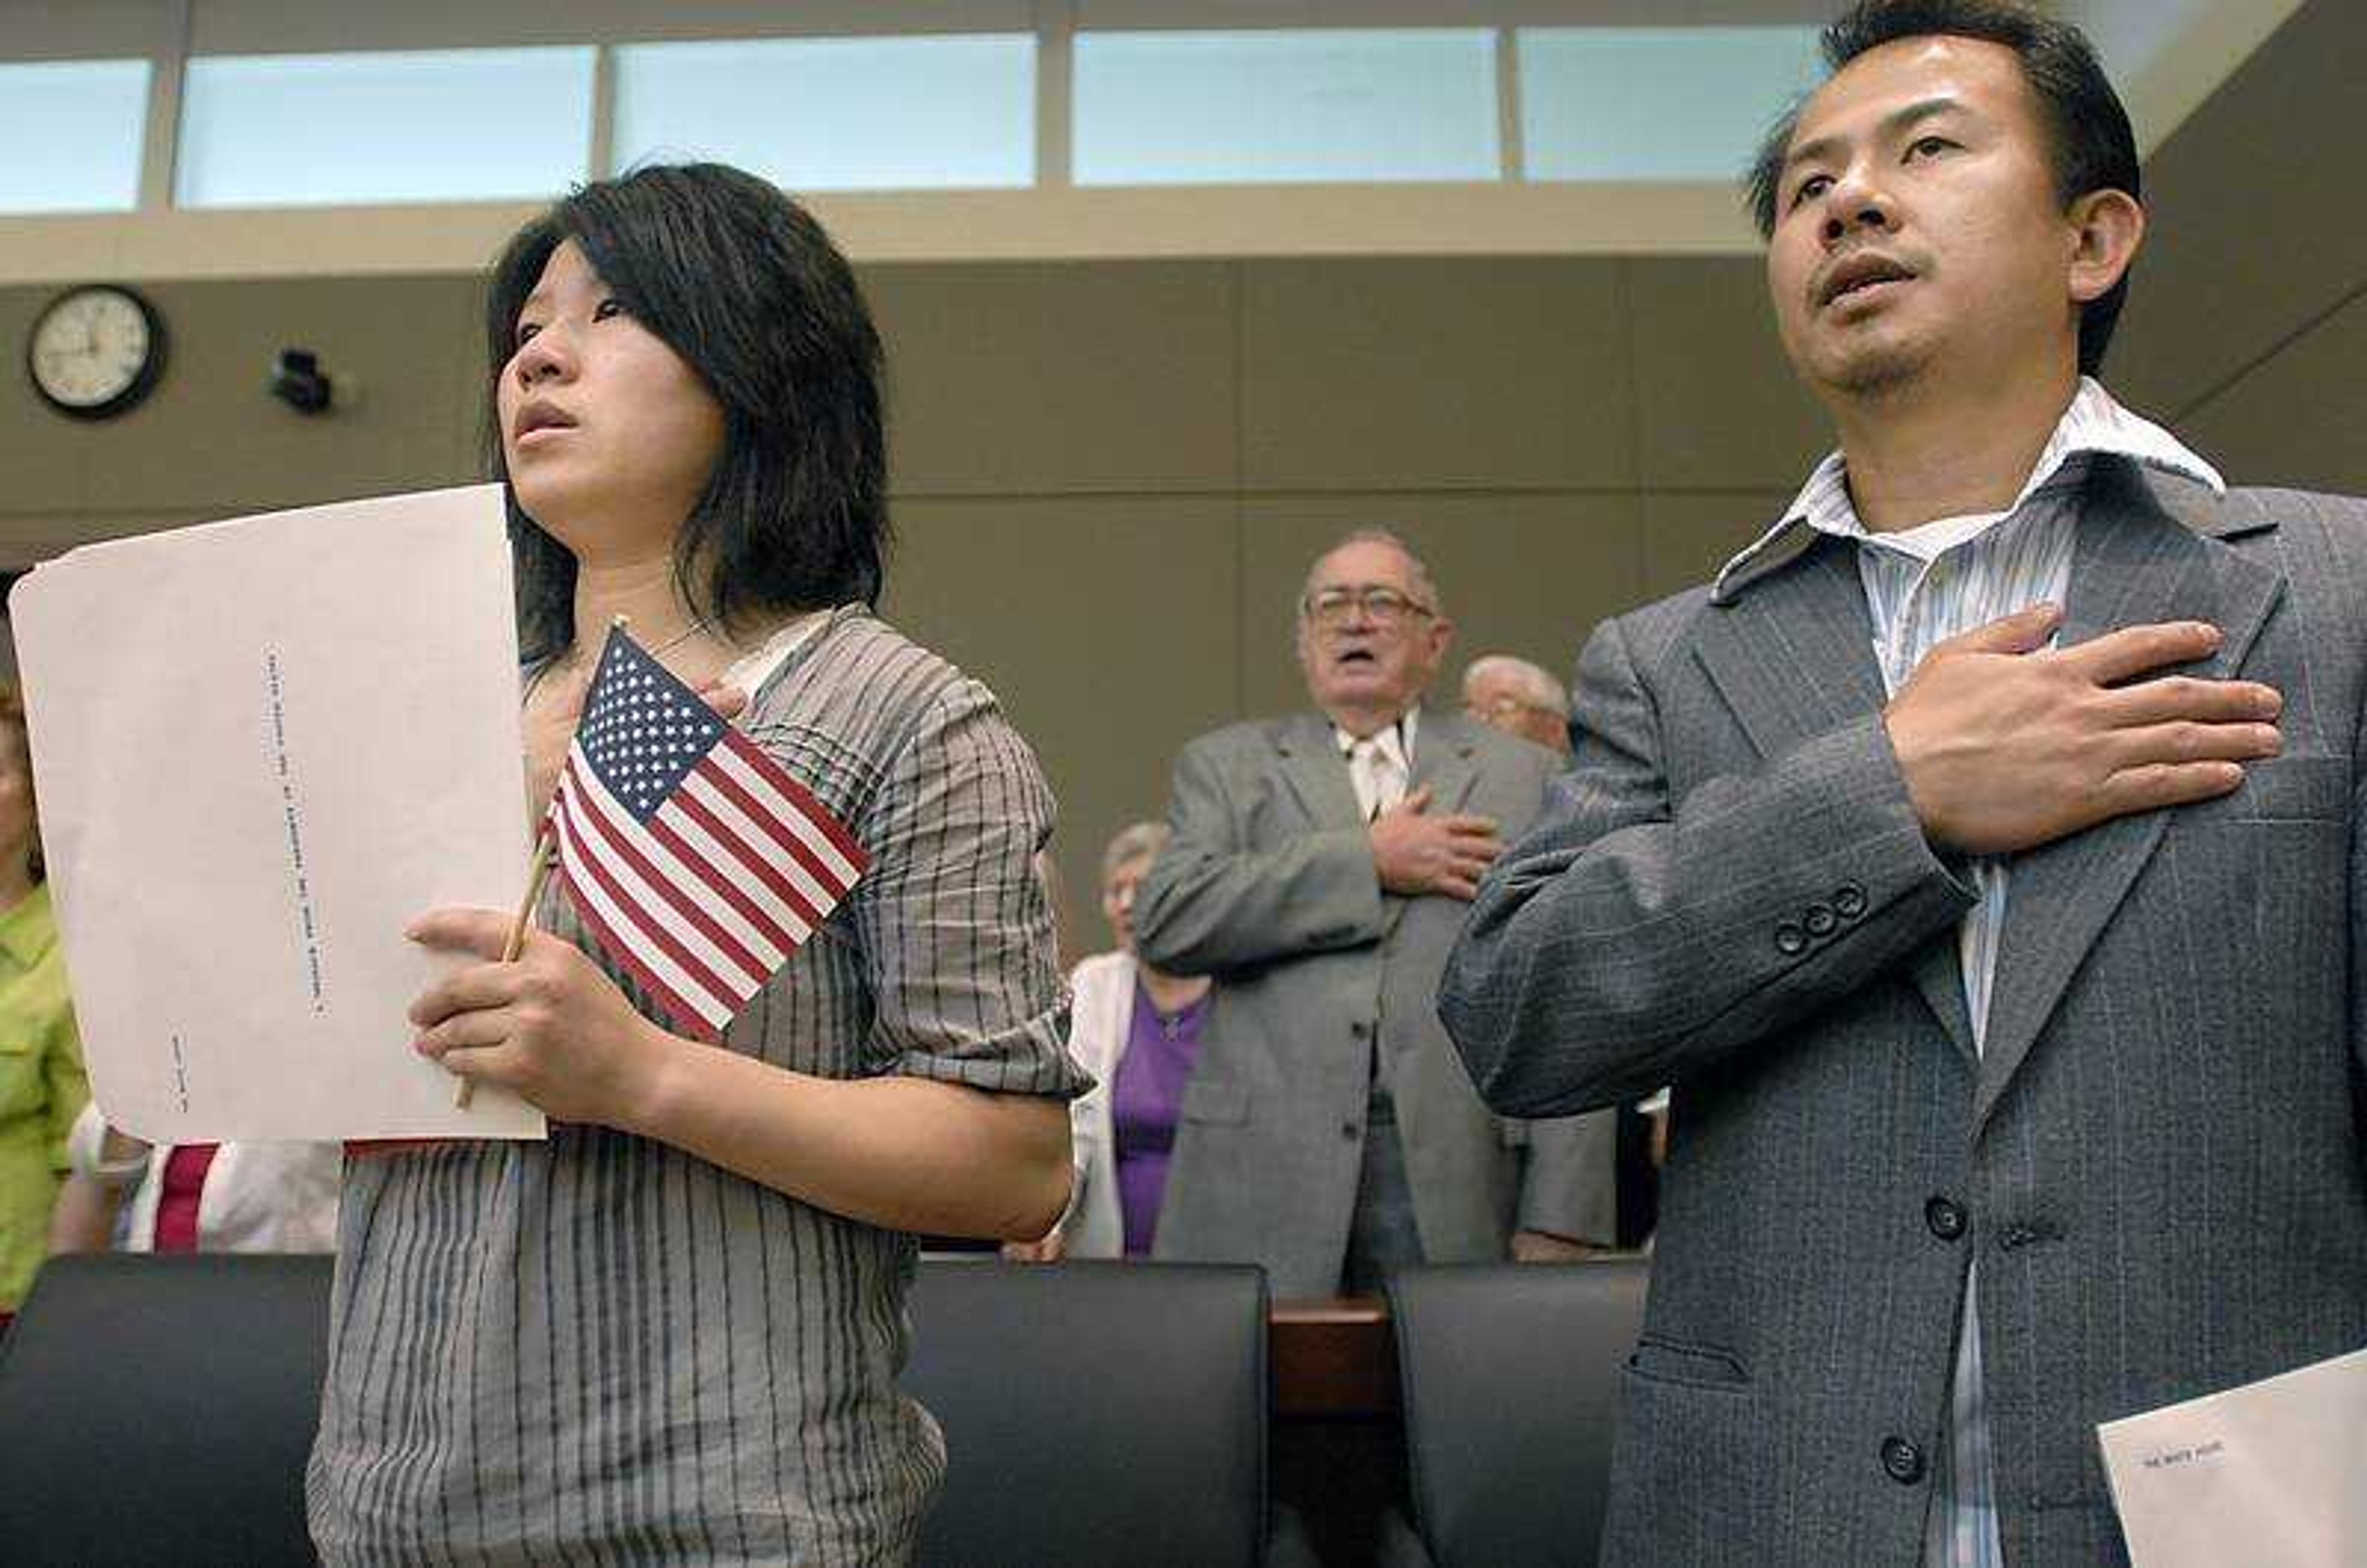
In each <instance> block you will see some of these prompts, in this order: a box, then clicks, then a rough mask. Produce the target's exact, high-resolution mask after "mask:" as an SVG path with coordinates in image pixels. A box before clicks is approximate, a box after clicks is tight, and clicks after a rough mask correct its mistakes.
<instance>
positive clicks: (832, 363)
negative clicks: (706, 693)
mask: <svg viewBox="0 0 2367 1568" xmlns="http://www.w3.org/2000/svg"><path fill="white" fill-rule="evenodd" d="M569 240H572V241H573V242H575V243H576V245H577V246H578V247H580V248H581V249H582V251H583V256H584V259H585V260H586V261H587V262H589V263H590V264H591V265H592V268H593V270H594V271H595V272H596V273H598V274H599V276H600V277H601V279H602V280H603V281H604V282H605V283H606V285H607V286H608V288H611V289H612V290H614V291H615V293H616V296H617V299H618V300H619V301H620V302H621V303H622V304H623V305H624V307H625V308H626V309H627V310H629V311H630V312H631V313H632V315H633V316H634V318H635V319H636V320H637V321H640V324H641V325H642V326H643V327H645V328H647V329H648V330H649V331H650V332H651V333H653V334H654V335H655V336H656V337H657V338H658V339H659V340H660V341H661V342H663V344H665V345H666V346H667V347H668V348H671V349H673V350H674V353H675V354H677V355H680V356H681V357H682V359H683V361H684V362H685V364H687V365H688V366H689V367H690V368H691V369H692V371H693V372H694V373H696V374H697V377H698V378H699V379H700V380H701V381H703V382H704V383H705V384H706V386H707V389H708V390H709V391H710V392H712V393H713V394H714V395H715V398H716V400H717V401H719V403H721V404H722V407H723V417H724V436H723V451H722V454H721V456H720V457H718V458H717V459H716V464H715V472H714V473H713V474H712V475H711V476H710V477H709V478H708V482H707V488H706V490H705V491H704V492H703V493H702V494H701V495H700V496H699V498H698V500H697V503H696V504H695V505H693V506H692V508H691V511H690V515H689V516H688V518H687V519H685V523H684V525H683V528H682V531H681V533H680V535H679V536H677V537H676V540H675V544H674V583H675V587H676V589H677V591H678V592H680V593H681V594H682V596H683V603H685V604H687V605H689V606H690V607H691V609H692V610H693V611H694V612H695V613H696V614H697V615H699V616H700V617H701V618H703V619H705V620H707V621H708V622H709V623H710V624H712V625H715V626H720V627H733V626H744V625H746V624H747V623H748V622H749V621H750V620H752V619H754V618H758V617H761V616H763V615H767V614H781V613H789V612H795V611H799V610H809V609H818V608H821V607H824V606H827V605H832V604H844V603H848V602H850V601H860V602H862V603H864V604H877V603H878V598H879V594H880V592H881V590H882V588H883V587H884V585H885V581H886V568H887V554H888V548H889V542H890V529H889V520H888V455H887V422H886V418H885V416H884V414H883V413H882V401H883V399H882V389H881V383H882V381H883V379H884V377H885V368H884V365H883V355H882V353H881V350H880V345H879V333H878V329H877V328H876V327H875V326H874V325H873V324H872V321H871V312H870V310H869V309H868V308H867V307H866V305H865V304H864V300H863V291H862V290H861V288H858V287H857V286H856V284H855V274H854V271H853V269H851V268H850V267H849V266H848V265H847V263H846V258H845V257H844V256H843V255H841V254H839V252H838V248H837V247H836V246H835V245H833V244H832V243H831V241H830V236H829V235H827V234H825V233H824V232H823V231H822V229H821V225H820V224H819V223H817V222H815V221H814V220H813V218H812V217H811V216H810V214H808V213H807V212H806V210H805V209H803V208H801V207H799V206H798V204H797V203H796V202H795V201H793V200H791V199H790V198H789V197H787V195H785V194H783V193H782V192H781V191H780V190H779V189H777V188H776V187H775V186H772V185H769V184H767V183H766V182H765V181H764V180H761V179H758V178H757V177H756V176H754V175H749V174H745V173H742V171H741V170H738V169H733V168H729V167H726V166H725V165H723V164H673V165H666V166H662V167H652V168H645V169H640V170H638V171H636V172H634V173H632V174H629V175H622V176H620V177H618V178H616V179H609V180H601V181H598V182H596V183H595V184H592V185H588V186H583V188H582V189H580V190H578V191H576V192H575V193H574V194H573V195H572V196H569V197H566V198H565V199H563V200H561V201H560V202H558V203H557V204H556V205H554V206H553V207H552V208H551V209H549V211H548V212H545V213H543V214H542V215H541V216H539V217H538V218H536V219H535V220H533V221H531V222H529V223H528V224H527V226H526V227H525V228H523V229H521V230H519V231H518V232H517V234H516V236H515V238H513V239H512V240H511V241H510V243H509V246H508V248H507V249H506V250H504V252H503V253H502V256H501V259H500V260H499V261H498V262H496V263H495V264H494V265H493V276H492V278H491V280H490V283H489V286H488V288H487V294H486V301H485V338H486V349H487V352H488V354H489V355H490V356H491V359H492V363H493V377H494V378H498V377H499V376H500V374H501V372H502V368H503V367H504V366H505V365H507V364H508V363H509V360H510V357H511V355H513V354H514V353H515V351H516V346H517V337H516V334H517V317H518V310H519V309H520V307H522V306H523V305H524V304H525V302H526V299H527V296H528V295H529V294H531V293H532V292H533V291H534V288H535V286H536V284H537V283H538V281H539V280H540V278H541V276H542V270H543V267H544V265H546V264H547V263H548V262H549V260H550V254H551V253H552V252H553V251H555V250H557V249H558V248H559V246H560V245H561V243H564V242H566V241H569ZM488 385H489V387H490V386H491V385H492V383H491V382H489V383H488ZM497 410H498V403H497V400H495V399H494V398H493V397H491V396H489V397H488V407H487V411H486V420H485V426H486V447H487V454H488V463H489V465H490V467H491V469H492V477H493V478H494V479H499V480H500V481H501V482H502V486H503V491H504V500H505V501H506V502H507V505H508V509H509V525H510V547H511V551H512V555H513V558H514V559H515V565H516V576H517V601H518V633H519V641H520V649H519V651H520V653H521V654H522V656H523V657H525V658H526V659H527V660H529V661H532V660H541V659H549V658H551V657H554V656H556V655H559V654H561V653H564V652H565V651H566V650H567V649H568V647H569V646H570V645H571V643H572V641H573V638H574V635H575V625H574V620H575V602H574V594H575V558H574V556H573V555H572V553H571V552H570V551H569V550H568V549H567V547H565V546H564V545H561V543H560V542H559V541H558V540H557V539H555V538H553V537H552V536H550V535H549V533H547V532H545V531H544V529H543V528H542V527H541V526H540V525H538V524H537V523H536V522H535V521H534V519H532V518H531V517H528V516H527V514H526V513H525V512H524V511H523V510H522V509H521V508H520V507H519V505H518V501H517V491H516V490H515V488H514V487H512V486H511V484H510V482H509V473H508V469H507V466H506V464H505V463H504V458H503V452H502V433H501V428H500V424H501V419H500V414H499V412H497Z"/></svg>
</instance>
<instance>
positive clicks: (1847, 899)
mask: <svg viewBox="0 0 2367 1568" xmlns="http://www.w3.org/2000/svg"><path fill="white" fill-rule="evenodd" d="M1833 913H1834V914H1836V915H1839V916H1840V918H1841V919H1845V920H1854V919H1857V918H1858V917H1859V916H1861V915H1863V914H1864V913H1865V889H1864V888H1863V887H1860V886H1858V885H1857V884H1856V883H1854V882H1844V883H1842V884H1841V885H1840V886H1839V887H1836V888H1834V889H1833Z"/></svg>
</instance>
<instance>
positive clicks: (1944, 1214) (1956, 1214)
mask: <svg viewBox="0 0 2367 1568" xmlns="http://www.w3.org/2000/svg"><path fill="white" fill-rule="evenodd" d="M1923 1223H1924V1224H1927V1225H1929V1226H1931V1234H1932V1235H1936V1236H1938V1237H1939V1238H1940V1239H1941V1240H1942V1241H1954V1240H1955V1239H1956V1238H1957V1237H1958V1236H1960V1235H1964V1234H1965V1210H1964V1206H1963V1205H1962V1204H1960V1203H1958V1202H1956V1201H1954V1199H1950V1198H1934V1199H1932V1200H1931V1201H1930V1202H1928V1203H1926V1204H1924V1205H1923Z"/></svg>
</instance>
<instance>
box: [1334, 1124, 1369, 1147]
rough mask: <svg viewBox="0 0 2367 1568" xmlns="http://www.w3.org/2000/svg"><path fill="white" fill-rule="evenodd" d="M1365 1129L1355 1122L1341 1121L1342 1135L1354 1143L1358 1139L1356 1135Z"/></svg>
mask: <svg viewBox="0 0 2367 1568" xmlns="http://www.w3.org/2000/svg"><path fill="white" fill-rule="evenodd" d="M1363 1131H1364V1129H1363V1128H1362V1127H1359V1126H1358V1125H1357V1124H1356V1123H1355V1122H1341V1123H1340V1135H1341V1136H1342V1137H1343V1138H1345V1139H1347V1140H1348V1141H1349V1142H1350V1143H1352V1144H1353V1143H1354V1142H1355V1141H1356V1135H1357V1134H1359V1133H1362V1132H1363Z"/></svg>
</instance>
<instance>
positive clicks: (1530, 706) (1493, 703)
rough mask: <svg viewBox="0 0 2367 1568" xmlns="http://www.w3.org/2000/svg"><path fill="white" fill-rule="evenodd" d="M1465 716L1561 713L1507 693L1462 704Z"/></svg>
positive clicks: (1555, 714)
mask: <svg viewBox="0 0 2367 1568" xmlns="http://www.w3.org/2000/svg"><path fill="white" fill-rule="evenodd" d="M1463 713H1464V716H1465V717H1467V718H1478V719H1489V718H1511V717H1512V716H1514V715H1516V714H1524V713H1541V714H1545V715H1546V716H1550V717H1553V718H1559V717H1560V716H1561V715H1560V714H1559V713H1557V712H1556V711H1555V710H1554V709H1552V708H1550V707H1547V706H1546V705H1545V704H1543V703H1533V702H1529V701H1526V700H1524V699H1523V698H1520V697H1515V696H1512V695H1511V694H1506V695H1503V696H1501V697H1483V698H1480V699H1478V700H1477V701H1473V702H1467V703H1465V704H1464V705H1463Z"/></svg>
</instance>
